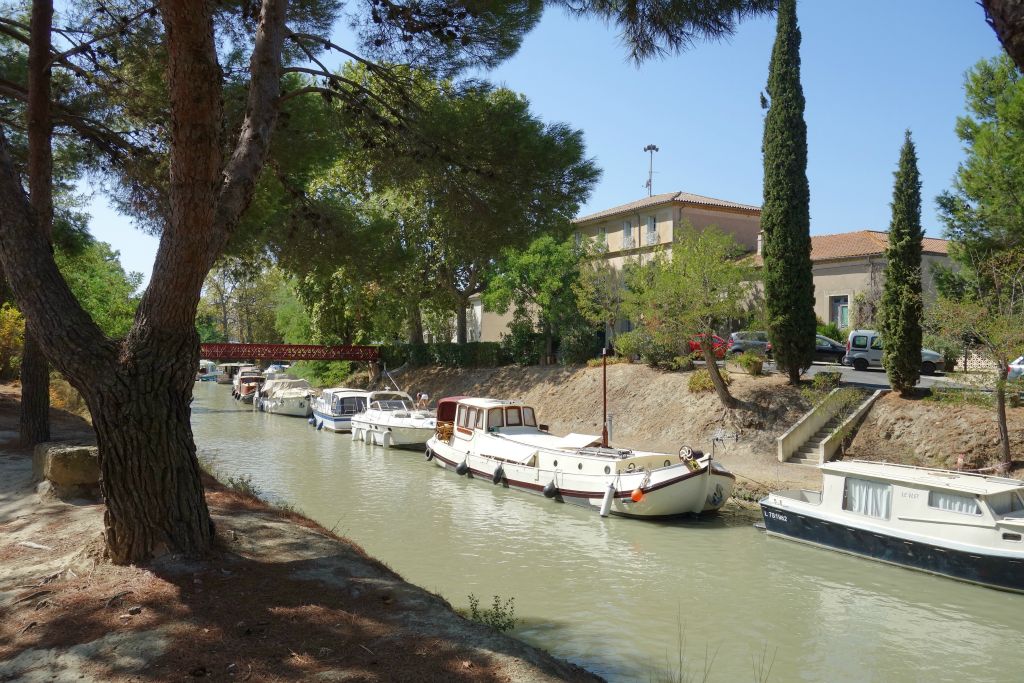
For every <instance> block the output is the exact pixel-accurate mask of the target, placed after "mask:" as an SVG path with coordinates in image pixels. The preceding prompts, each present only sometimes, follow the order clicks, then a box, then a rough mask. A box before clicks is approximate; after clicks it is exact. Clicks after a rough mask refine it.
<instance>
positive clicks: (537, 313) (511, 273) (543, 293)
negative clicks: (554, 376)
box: [483, 235, 582, 358]
mask: <svg viewBox="0 0 1024 683" xmlns="http://www.w3.org/2000/svg"><path fill="white" fill-rule="evenodd" d="M581 257H582V254H581V252H580V250H579V249H578V248H576V247H575V246H573V243H572V241H571V240H570V241H559V240H557V239H555V238H554V237H553V236H551V235H543V236H541V237H538V238H537V239H535V240H534V241H533V242H532V243H531V244H530V246H529V247H528V248H526V249H524V250H522V251H513V250H508V251H506V252H505V254H504V258H503V259H502V261H501V263H500V265H499V266H498V270H497V272H496V273H495V275H494V276H493V277H492V278H491V280H490V283H489V284H488V286H487V291H486V292H485V293H484V298H483V301H484V306H485V307H486V308H488V309H490V310H493V311H497V312H498V313H506V312H507V311H508V310H509V308H513V309H514V314H515V318H516V319H517V320H523V321H527V322H528V323H529V324H530V327H531V328H533V326H534V323H536V326H537V327H538V328H539V332H540V333H541V335H543V340H544V355H545V356H547V357H549V358H550V357H552V356H554V354H555V342H556V340H559V339H561V338H562V337H563V335H568V334H569V333H570V332H571V331H572V330H574V329H575V328H576V327H578V325H579V323H580V321H581V318H582V316H581V315H580V312H579V308H578V307H577V299H576V291H575V287H576V286H577V283H578V281H579V273H580V263H581V260H582V259H581Z"/></svg>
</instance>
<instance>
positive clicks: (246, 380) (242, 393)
mask: <svg viewBox="0 0 1024 683" xmlns="http://www.w3.org/2000/svg"><path fill="white" fill-rule="evenodd" d="M266 381H267V378H266V377H264V376H263V375H260V374H245V375H242V376H241V377H239V378H238V390H237V392H236V395H235V398H237V399H238V400H240V401H242V402H243V403H252V402H253V400H254V399H255V398H256V392H257V391H259V388H260V387H261V386H262V385H263V383H264V382H266Z"/></svg>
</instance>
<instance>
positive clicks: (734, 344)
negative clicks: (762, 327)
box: [726, 331, 772, 356]
mask: <svg viewBox="0 0 1024 683" xmlns="http://www.w3.org/2000/svg"><path fill="white" fill-rule="evenodd" d="M744 351H753V352H754V353H760V354H761V355H763V356H767V355H769V354H770V353H771V351H772V343H771V342H770V341H768V333H767V332H750V331H748V332H733V333H732V334H730V335H729V341H728V342H727V345H726V352H727V353H728V354H729V355H732V354H734V353H743V352H744Z"/></svg>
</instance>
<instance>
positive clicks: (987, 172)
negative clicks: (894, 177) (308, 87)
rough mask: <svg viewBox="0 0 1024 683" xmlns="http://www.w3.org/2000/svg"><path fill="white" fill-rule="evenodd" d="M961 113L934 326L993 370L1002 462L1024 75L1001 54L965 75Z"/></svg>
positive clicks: (1019, 335) (1020, 343) (1012, 351)
mask: <svg viewBox="0 0 1024 683" xmlns="http://www.w3.org/2000/svg"><path fill="white" fill-rule="evenodd" d="M965 91H966V95H967V110H968V113H967V115H966V116H962V117H960V118H959V119H957V125H956V132H957V135H958V136H959V138H960V139H961V140H962V141H963V143H964V146H965V147H966V150H967V158H966V159H965V160H964V162H963V163H962V164H961V165H960V167H959V168H958V169H957V174H956V177H955V178H954V181H953V188H952V190H950V191H948V192H945V193H943V194H942V195H940V196H939V198H938V204H939V211H940V214H941V216H942V219H943V222H944V223H945V227H946V236H947V237H948V238H949V239H950V240H951V242H950V250H949V251H950V256H951V257H952V259H953V260H954V261H955V263H956V265H957V268H956V269H949V270H946V271H943V272H940V273H939V277H938V278H937V284H938V286H939V290H940V293H941V294H942V296H941V297H940V301H939V305H938V306H937V312H936V315H935V318H936V320H937V321H938V325H939V329H940V330H941V331H942V333H943V334H944V336H946V337H947V339H949V340H950V341H951V342H952V343H953V344H959V343H961V342H962V341H963V340H965V339H966V340H970V341H971V342H973V345H974V346H975V347H976V348H977V350H979V351H980V352H981V353H982V354H983V355H984V356H985V357H986V358H988V359H989V360H990V361H991V362H992V363H993V365H994V366H995V368H996V373H995V376H994V381H993V390H994V394H995V398H996V401H995V404H996V419H997V421H998V424H999V435H1000V446H1001V460H1002V462H1003V464H1004V466H1007V467H1008V466H1009V463H1010V460H1011V452H1012V449H1011V446H1010V442H1009V431H1008V428H1007V423H1006V377H1007V372H1008V367H1007V366H1008V364H1009V362H1010V361H1011V360H1012V359H1013V358H1015V357H1016V356H1017V355H1019V354H1020V351H1021V349H1022V348H1024V197H1022V196H1021V194H1020V188H1021V187H1022V186H1024V185H1022V184H1024V164H1021V159H1024V79H1022V78H1021V72H1020V70H1019V69H1017V67H1015V66H1014V64H1013V63H1012V62H1011V61H1010V60H1009V59H1008V58H1007V57H1006V56H1005V55H1001V56H999V57H996V58H994V59H991V60H983V61H981V62H979V63H978V64H977V65H975V67H974V68H973V69H972V70H971V71H969V72H968V74H967V77H966V82H965Z"/></svg>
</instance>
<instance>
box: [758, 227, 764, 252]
mask: <svg viewBox="0 0 1024 683" xmlns="http://www.w3.org/2000/svg"><path fill="white" fill-rule="evenodd" d="M763 239H764V232H763V231H761V232H758V233H757V255H758V256H760V255H761V242H762V241H763Z"/></svg>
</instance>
